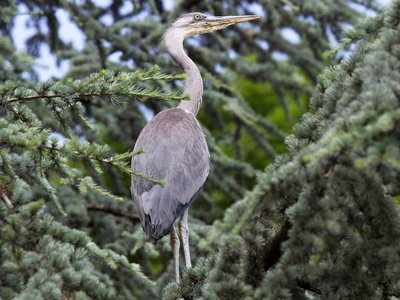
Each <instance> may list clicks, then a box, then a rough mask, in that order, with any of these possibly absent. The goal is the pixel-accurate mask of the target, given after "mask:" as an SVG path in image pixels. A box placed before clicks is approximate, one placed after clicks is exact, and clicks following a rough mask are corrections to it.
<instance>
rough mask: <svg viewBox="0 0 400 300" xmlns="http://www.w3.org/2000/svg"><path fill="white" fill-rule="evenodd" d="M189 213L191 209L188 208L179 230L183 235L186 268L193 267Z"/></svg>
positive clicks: (180, 222)
mask: <svg viewBox="0 0 400 300" xmlns="http://www.w3.org/2000/svg"><path fill="white" fill-rule="evenodd" d="M188 214H189V209H187V210H186V211H185V212H184V213H183V216H182V218H181V220H180V221H179V232H180V234H181V237H182V243H183V255H184V256H185V264H186V268H191V267H192V262H191V260H190V249H189V226H188V223H187V218H188Z"/></svg>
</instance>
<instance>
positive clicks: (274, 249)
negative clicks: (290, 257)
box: [264, 220, 290, 271]
mask: <svg viewBox="0 0 400 300" xmlns="http://www.w3.org/2000/svg"><path fill="white" fill-rule="evenodd" d="M289 229H290V223H289V221H288V220H285V221H283V222H282V223H281V224H279V225H278V226H277V227H276V228H275V229H274V233H273V234H272V235H271V238H270V239H269V243H268V244H267V247H268V249H267V251H266V252H265V255H264V262H265V265H264V269H265V271H268V270H269V269H270V268H271V267H273V266H274V265H275V264H276V263H277V262H278V260H279V258H280V257H281V255H282V251H281V245H282V243H283V242H284V241H286V240H287V239H288V231H289Z"/></svg>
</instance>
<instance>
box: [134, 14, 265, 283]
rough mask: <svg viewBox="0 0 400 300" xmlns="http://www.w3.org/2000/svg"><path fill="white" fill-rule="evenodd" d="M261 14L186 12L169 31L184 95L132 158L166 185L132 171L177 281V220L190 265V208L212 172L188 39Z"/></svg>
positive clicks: (143, 218) (141, 206)
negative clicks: (166, 244)
mask: <svg viewBox="0 0 400 300" xmlns="http://www.w3.org/2000/svg"><path fill="white" fill-rule="evenodd" d="M258 18H259V16H255V15H245V16H222V17H217V16H210V15H206V14H203V13H198V12H195V13H187V14H183V15H182V16H180V17H179V18H178V19H176V20H175V21H174V22H173V23H172V24H171V25H170V26H169V27H168V29H167V30H166V31H165V33H164V36H163V42H164V45H165V47H166V50H167V52H168V53H169V55H170V56H171V57H172V59H173V60H174V61H175V62H176V63H177V64H178V65H179V66H180V67H181V68H182V69H183V71H184V72H185V73H186V81H185V87H184V90H183V95H190V99H184V100H182V101H181V102H180V103H179V105H178V107H176V108H172V109H167V110H164V111H162V112H160V113H158V114H157V115H156V116H155V117H154V118H153V119H152V120H151V121H150V122H149V123H147V125H146V126H145V127H144V128H143V130H142V131H141V132H140V134H139V136H138V138H137V140H136V144H135V147H134V151H136V150H138V149H140V148H144V150H145V152H144V153H142V154H140V155H135V156H133V158H132V170H134V171H135V172H141V173H143V174H145V175H147V176H150V177H152V178H156V179H162V180H165V181H166V185H165V186H164V187H162V186H160V185H158V184H155V183H153V182H151V181H148V180H146V179H143V178H141V177H137V176H135V175H132V184H131V193H132V197H133V200H134V202H135V203H136V207H137V211H138V215H139V219H140V222H141V225H142V228H143V230H144V232H145V233H146V235H147V238H148V239H149V240H150V241H151V242H152V243H153V244H157V241H158V240H160V239H161V238H162V237H164V236H166V235H168V234H170V238H171V246H172V252H173V258H174V271H175V280H176V282H177V283H179V280H180V275H179V248H180V240H179V237H178V234H177V233H176V231H175V228H174V223H175V221H176V220H177V219H179V218H180V221H179V232H180V236H181V239H182V244H183V254H184V259H185V265H186V267H187V268H191V266H192V263H191V258H190V251H189V227H188V222H187V219H188V211H189V206H190V204H191V203H192V202H193V201H194V199H195V198H196V196H197V194H198V193H199V190H200V189H201V188H202V186H203V185H204V183H205V181H206V178H207V176H208V173H209V171H210V165H211V161H210V154H209V151H208V147H207V142H206V139H205V136H204V133H203V131H202V129H201V126H200V124H199V122H198V121H197V119H196V116H197V113H198V112H199V109H200V107H201V104H202V96H203V80H202V77H201V74H200V71H199V69H198V68H197V66H196V64H195V63H194V62H193V61H192V60H191V59H190V58H189V56H188V55H187V54H186V53H185V51H184V48H183V41H184V39H185V38H187V37H189V36H192V35H196V34H203V33H207V32H212V31H216V30H220V29H223V28H226V27H228V26H230V25H233V24H236V23H241V22H247V21H251V20H255V19H258Z"/></svg>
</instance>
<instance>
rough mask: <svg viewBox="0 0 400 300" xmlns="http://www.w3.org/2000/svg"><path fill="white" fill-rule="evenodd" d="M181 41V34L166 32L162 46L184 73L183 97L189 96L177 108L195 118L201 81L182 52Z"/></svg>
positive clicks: (198, 104)
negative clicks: (191, 114) (188, 112)
mask: <svg viewBox="0 0 400 300" xmlns="http://www.w3.org/2000/svg"><path fill="white" fill-rule="evenodd" d="M183 39H184V37H183V34H181V33H180V32H177V31H168V30H167V31H166V33H165V35H164V44H165V47H166V48H167V51H168V53H169V55H171V57H172V59H173V60H174V61H175V62H176V63H177V64H178V65H179V66H181V68H182V69H183V71H184V72H185V73H186V82H185V88H184V90H183V95H190V100H182V101H181V102H180V103H179V105H178V108H182V109H185V110H187V111H190V112H191V113H193V114H194V115H195V116H196V115H197V113H198V112H199V109H200V106H201V101H202V97H203V79H202V78H201V74H200V71H199V69H198V68H197V66H196V65H195V63H194V62H193V61H192V60H191V59H190V58H189V56H187V54H186V53H185V51H184V50H183Z"/></svg>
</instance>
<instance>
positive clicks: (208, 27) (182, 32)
mask: <svg viewBox="0 0 400 300" xmlns="http://www.w3.org/2000/svg"><path fill="white" fill-rule="evenodd" d="M258 18H260V17H259V16H255V15H247V16H224V17H217V16H210V15H205V14H202V13H198V12H195V13H188V14H183V15H182V16H180V17H179V18H178V19H176V20H175V22H174V23H172V24H171V25H170V26H169V28H168V29H167V31H166V34H167V33H171V34H173V35H174V36H175V37H177V38H178V37H180V38H182V40H183V39H185V38H187V37H189V36H192V35H195V34H202V33H207V32H212V31H216V30H220V29H223V28H226V27H228V26H230V25H233V24H236V23H242V22H247V21H252V20H255V19H258Z"/></svg>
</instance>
